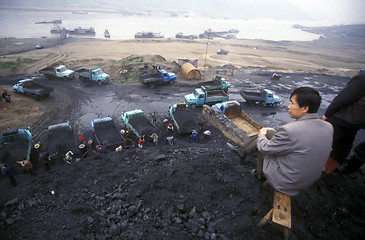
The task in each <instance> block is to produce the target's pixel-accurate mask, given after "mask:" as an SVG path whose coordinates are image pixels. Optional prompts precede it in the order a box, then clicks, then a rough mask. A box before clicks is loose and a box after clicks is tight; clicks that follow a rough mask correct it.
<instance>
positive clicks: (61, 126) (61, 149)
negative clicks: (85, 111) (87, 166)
mask: <svg viewBox="0 0 365 240" xmlns="http://www.w3.org/2000/svg"><path fill="white" fill-rule="evenodd" d="M46 133H47V138H48V153H49V156H50V158H51V159H58V158H63V157H64V156H65V154H66V153H67V152H68V151H72V152H73V154H74V156H75V157H79V156H80V151H79V146H78V144H77V137H76V136H75V134H74V131H73V128H72V127H71V125H70V124H69V122H64V123H58V124H54V125H50V126H48V128H47V129H46Z"/></svg>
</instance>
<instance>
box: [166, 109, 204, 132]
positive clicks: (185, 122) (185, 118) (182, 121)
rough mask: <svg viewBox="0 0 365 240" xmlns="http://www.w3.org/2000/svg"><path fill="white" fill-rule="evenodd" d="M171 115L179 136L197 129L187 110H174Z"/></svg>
mask: <svg viewBox="0 0 365 240" xmlns="http://www.w3.org/2000/svg"><path fill="white" fill-rule="evenodd" d="M172 115H173V117H174V119H175V121H176V122H177V124H178V131H179V134H186V133H190V132H191V129H192V128H196V129H197V128H198V124H197V123H196V121H195V120H194V117H193V116H192V114H191V112H190V111H189V110H188V109H176V110H175V111H174V112H173V113H172Z"/></svg>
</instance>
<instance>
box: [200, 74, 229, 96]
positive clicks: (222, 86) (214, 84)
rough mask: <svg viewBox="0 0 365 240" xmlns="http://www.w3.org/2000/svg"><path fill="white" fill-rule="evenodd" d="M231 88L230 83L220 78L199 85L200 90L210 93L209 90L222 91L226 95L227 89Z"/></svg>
mask: <svg viewBox="0 0 365 240" xmlns="http://www.w3.org/2000/svg"><path fill="white" fill-rule="evenodd" d="M230 86H231V83H230V82H229V81H228V80H226V79H225V78H223V77H221V76H216V77H215V78H214V79H213V80H212V81H209V82H204V83H203V85H201V87H202V88H204V89H206V90H208V91H211V90H223V91H225V92H226V93H228V88H229V87H230Z"/></svg>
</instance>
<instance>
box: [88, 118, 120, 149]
mask: <svg viewBox="0 0 365 240" xmlns="http://www.w3.org/2000/svg"><path fill="white" fill-rule="evenodd" d="M94 134H95V137H96V138H97V141H98V143H99V144H101V143H102V144H104V145H105V146H106V147H112V146H117V145H122V144H123V143H124V142H125V139H124V137H123V136H122V135H120V134H119V132H118V130H117V128H116V127H115V125H114V122H103V123H98V124H97V125H95V126H94Z"/></svg>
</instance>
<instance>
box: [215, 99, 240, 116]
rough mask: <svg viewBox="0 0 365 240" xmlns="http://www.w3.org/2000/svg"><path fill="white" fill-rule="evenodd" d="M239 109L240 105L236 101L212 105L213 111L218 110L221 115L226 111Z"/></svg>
mask: <svg viewBox="0 0 365 240" xmlns="http://www.w3.org/2000/svg"><path fill="white" fill-rule="evenodd" d="M237 108H240V103H239V102H238V101H236V100H232V101H227V102H221V103H216V104H214V105H213V109H214V110H218V111H219V112H221V113H223V114H224V113H225V112H226V109H237Z"/></svg>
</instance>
